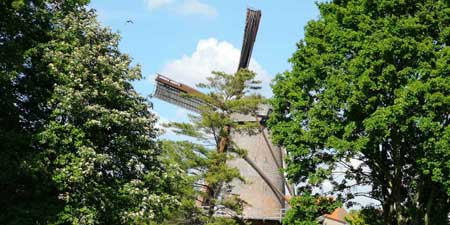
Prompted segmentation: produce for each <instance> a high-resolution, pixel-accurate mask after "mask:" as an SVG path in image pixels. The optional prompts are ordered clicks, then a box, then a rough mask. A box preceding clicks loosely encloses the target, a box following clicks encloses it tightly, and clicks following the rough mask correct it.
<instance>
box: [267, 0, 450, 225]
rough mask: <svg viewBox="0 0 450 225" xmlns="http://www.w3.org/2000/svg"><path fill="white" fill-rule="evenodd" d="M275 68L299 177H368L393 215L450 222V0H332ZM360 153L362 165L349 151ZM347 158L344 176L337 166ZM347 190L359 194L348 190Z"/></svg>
mask: <svg viewBox="0 0 450 225" xmlns="http://www.w3.org/2000/svg"><path fill="white" fill-rule="evenodd" d="M318 6H319V9H320V18H319V19H317V20H315V21H310V22H309V23H308V25H307V26H306V32H305V38H304V40H302V41H300V42H299V43H298V50H297V51H296V52H295V53H294V55H293V56H292V58H291V59H290V62H291V63H292V65H293V68H292V70H291V71H287V72H285V73H283V74H279V75H277V77H276V79H275V84H274V85H273V93H274V98H273V101H272V106H273V111H274V113H272V114H271V118H270V121H269V126H270V127H271V129H272V131H273V139H274V140H275V141H276V142H277V143H278V144H281V145H283V146H285V147H286V149H287V151H288V152H289V156H290V158H289V162H288V169H287V172H288V174H289V176H290V178H291V179H293V180H294V181H296V182H307V183H308V184H309V185H320V184H321V183H322V182H323V181H324V180H325V179H330V180H332V182H333V183H334V184H335V191H337V192H340V191H342V192H347V191H348V190H349V188H350V187H351V185H349V183H348V181H349V180H354V181H356V183H357V184H361V185H370V186H372V190H371V192H370V193H367V194H365V195H367V196H369V197H371V198H374V199H376V200H378V201H380V202H381V205H382V207H383V218H384V223H385V224H448V223H449V221H448V216H447V215H448V213H449V212H450V204H449V202H450V198H449V196H450V163H449V162H450V126H449V124H450V114H449V111H448V109H449V108H450V78H449V76H448V74H449V71H450V67H449V62H450V47H449V46H450V45H449V44H450V5H449V3H448V1H443V0H440V1H431V0H416V1H412V0H379V1H372V0H345V1H344V0H334V1H325V2H323V3H319V4H318ZM352 159H357V160H359V161H360V162H361V165H359V166H355V165H354V164H352V163H350V160H352ZM337 166H339V167H345V168H347V170H346V175H345V178H346V179H344V180H343V181H342V182H341V181H333V176H332V173H331V172H332V171H333V170H334V169H335V168H336V167H337ZM349 197H350V198H349V199H351V198H352V197H353V196H352V195H349Z"/></svg>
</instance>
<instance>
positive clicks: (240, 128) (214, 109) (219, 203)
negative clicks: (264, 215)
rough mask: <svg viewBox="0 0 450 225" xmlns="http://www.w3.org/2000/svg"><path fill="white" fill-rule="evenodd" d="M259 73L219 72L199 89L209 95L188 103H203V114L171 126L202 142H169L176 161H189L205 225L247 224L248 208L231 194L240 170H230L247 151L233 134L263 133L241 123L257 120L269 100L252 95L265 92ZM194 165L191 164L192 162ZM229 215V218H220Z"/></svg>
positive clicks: (251, 123)
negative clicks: (248, 117) (245, 118)
mask: <svg viewBox="0 0 450 225" xmlns="http://www.w3.org/2000/svg"><path fill="white" fill-rule="evenodd" d="M254 77H255V73H253V72H251V71H248V70H245V69H241V70H239V71H238V72H237V73H235V74H226V73H222V72H213V76H212V77H208V78H207V83H201V84H199V85H198V87H199V88H202V89H203V90H205V91H207V92H208V93H206V94H195V95H190V96H187V97H193V98H198V99H200V100H201V101H202V102H203V103H204V104H203V105H202V106H201V107H200V108H199V111H200V112H199V114H197V115H190V122H188V123H176V122H173V123H169V124H168V127H170V128H171V129H173V131H174V132H175V133H176V134H180V135H185V136H188V137H191V138H194V139H196V141H195V142H169V143H170V145H169V146H168V147H169V148H170V149H175V150H176V152H177V153H176V154H172V155H174V156H176V157H179V156H183V158H184V159H185V160H182V161H184V162H185V163H186V164H185V165H184V166H182V167H183V168H184V169H185V171H186V172H188V173H190V174H191V176H193V178H194V179H193V180H192V181H193V184H192V185H193V186H196V187H197V192H196V194H195V195H196V196H191V198H192V199H193V200H195V198H197V197H198V198H197V199H196V201H197V202H198V204H199V205H200V206H201V208H202V209H203V210H202V211H201V212H202V213H201V214H200V215H198V223H199V224H210V225H218V224H243V223H244V221H242V219H241V218H240V216H241V215H242V210H243V207H244V205H245V202H243V201H242V200H241V199H240V198H239V196H235V195H233V194H229V193H228V192H227V190H228V189H229V188H231V182H232V181H233V180H235V179H240V180H243V178H242V177H241V176H240V174H239V170H238V169H237V168H233V167H229V166H228V165H227V161H228V160H231V159H233V158H234V157H244V158H245V154H246V153H245V149H240V148H239V147H238V146H237V145H236V144H235V143H234V142H233V140H232V134H233V133H241V132H244V133H255V132H258V127H259V126H258V125H259V124H258V123H257V122H255V121H249V122H238V121H235V120H234V119H233V118H232V115H235V114H244V115H255V116H256V111H257V110H258V107H259V106H260V104H261V103H262V101H263V98H262V97H261V96H260V95H258V94H255V93H252V92H251V91H252V90H257V89H259V88H260V87H259V83H260V82H259V81H256V80H254ZM186 159H189V160H186ZM218 213H225V214H227V215H226V216H227V217H217V215H218Z"/></svg>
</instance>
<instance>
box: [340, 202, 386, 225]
mask: <svg viewBox="0 0 450 225" xmlns="http://www.w3.org/2000/svg"><path fill="white" fill-rule="evenodd" d="M345 220H346V221H347V222H348V224H349V225H382V224H384V223H383V216H382V215H381V210H379V209H377V208H375V207H373V206H369V207H364V208H362V209H361V210H352V211H350V213H349V215H348V216H347V217H346V218H345Z"/></svg>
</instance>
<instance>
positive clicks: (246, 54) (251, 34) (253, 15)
mask: <svg viewBox="0 0 450 225" xmlns="http://www.w3.org/2000/svg"><path fill="white" fill-rule="evenodd" d="M260 20H261V10H253V9H247V20H246V23H245V31H244V40H243V41H242V48H241V58H240V59H239V66H238V70H239V69H243V68H248V64H249V63H250V58H251V57H252V51H253V45H254V44H255V40H256V34H257V33H258V28H259V21H260Z"/></svg>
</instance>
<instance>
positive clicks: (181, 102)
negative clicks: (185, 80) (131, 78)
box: [154, 74, 204, 112]
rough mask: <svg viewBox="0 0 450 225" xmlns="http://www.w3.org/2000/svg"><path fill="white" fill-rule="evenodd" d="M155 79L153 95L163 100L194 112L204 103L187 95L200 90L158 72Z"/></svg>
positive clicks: (197, 92)
mask: <svg viewBox="0 0 450 225" xmlns="http://www.w3.org/2000/svg"><path fill="white" fill-rule="evenodd" d="M155 81H156V90H155V94H154V96H155V97H157V98H159V99H161V100H163V101H166V102H169V103H172V104H174V105H177V106H180V107H183V108H185V109H188V110H191V111H194V112H199V108H200V106H201V105H203V104H204V103H203V102H202V101H201V100H200V99H198V98H195V97H192V96H189V95H193V94H194V95H195V94H201V92H199V91H197V90H196V89H194V88H192V87H189V86H188V85H186V84H182V83H178V82H176V81H174V80H172V79H170V78H168V77H165V76H163V75H160V74H158V76H157V77H156V79H155Z"/></svg>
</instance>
